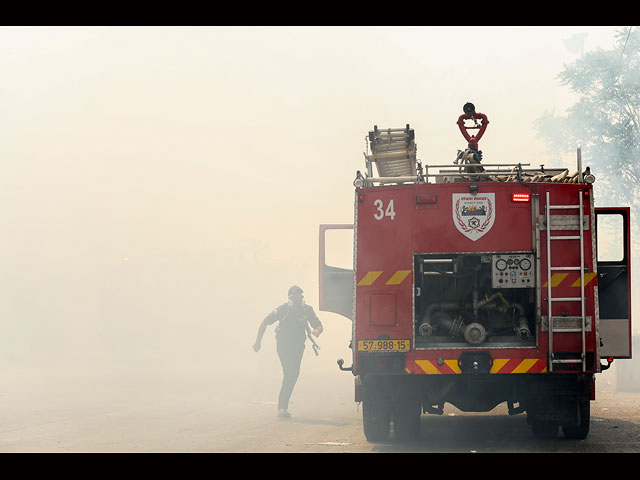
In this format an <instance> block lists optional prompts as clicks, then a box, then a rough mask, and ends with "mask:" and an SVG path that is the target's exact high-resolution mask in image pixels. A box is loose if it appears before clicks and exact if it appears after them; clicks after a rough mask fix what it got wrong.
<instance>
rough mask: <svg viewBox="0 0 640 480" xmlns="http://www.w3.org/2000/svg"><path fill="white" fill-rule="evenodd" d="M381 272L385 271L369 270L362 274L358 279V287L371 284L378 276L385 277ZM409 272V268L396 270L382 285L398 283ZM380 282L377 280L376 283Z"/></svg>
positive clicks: (380, 282)
mask: <svg viewBox="0 0 640 480" xmlns="http://www.w3.org/2000/svg"><path fill="white" fill-rule="evenodd" d="M383 273H385V272H384V271H383V270H371V271H370V272H367V273H365V274H364V276H363V277H362V278H361V279H360V280H359V281H358V284H357V285H358V286H359V287H361V286H369V285H373V284H374V282H376V280H378V278H379V277H381V276H382V278H383V279H384V278H387V276H386V275H383ZM410 273H411V270H396V271H394V272H393V274H392V275H391V276H390V277H389V278H388V279H387V281H386V282H384V285H400V284H401V283H402V282H403V281H404V279H405V278H407V277H408V276H409V274H410ZM380 284H382V280H380V281H379V282H378V285H380Z"/></svg>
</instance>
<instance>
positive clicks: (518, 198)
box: [511, 193, 531, 203]
mask: <svg viewBox="0 0 640 480" xmlns="http://www.w3.org/2000/svg"><path fill="white" fill-rule="evenodd" d="M530 200H531V194H530V193H512V194H511V201H512V202H520V203H522V202H529V201H530Z"/></svg>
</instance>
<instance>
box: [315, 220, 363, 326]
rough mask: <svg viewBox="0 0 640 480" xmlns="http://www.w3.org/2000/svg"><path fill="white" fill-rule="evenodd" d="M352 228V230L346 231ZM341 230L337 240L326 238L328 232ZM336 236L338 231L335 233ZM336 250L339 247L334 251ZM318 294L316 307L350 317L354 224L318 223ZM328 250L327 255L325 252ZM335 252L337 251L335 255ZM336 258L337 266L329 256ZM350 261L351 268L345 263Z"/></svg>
mask: <svg viewBox="0 0 640 480" xmlns="http://www.w3.org/2000/svg"><path fill="white" fill-rule="evenodd" d="M345 230H351V232H350V233H349V232H345ZM336 231H342V232H343V233H342V234H341V235H339V236H340V237H341V238H340V239H339V240H340V241H335V242H332V241H328V238H327V234H329V235H330V236H333V233H336ZM336 236H338V235H336ZM330 240H333V239H330ZM336 250H339V251H338V252H336ZM319 253H320V256H319V257H320V258H319V274H320V281H319V286H320V295H319V304H318V309H319V310H321V311H325V312H333V313H337V314H340V315H342V316H344V317H347V318H348V319H350V320H353V302H354V288H355V287H354V280H355V278H354V270H353V225H348V224H337V225H320V252H319ZM328 253H329V255H328ZM336 253H337V255H336ZM334 258H339V259H340V260H341V262H340V266H336V265H335V264H333V265H332V264H330V263H333V262H332V259H334ZM347 263H349V264H350V265H351V268H348V266H347V265H346V264H347Z"/></svg>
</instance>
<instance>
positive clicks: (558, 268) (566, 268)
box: [551, 267, 581, 270]
mask: <svg viewBox="0 0 640 480" xmlns="http://www.w3.org/2000/svg"><path fill="white" fill-rule="evenodd" d="M580 268H581V267H551V270H580Z"/></svg>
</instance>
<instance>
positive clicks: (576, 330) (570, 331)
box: [553, 328, 582, 335]
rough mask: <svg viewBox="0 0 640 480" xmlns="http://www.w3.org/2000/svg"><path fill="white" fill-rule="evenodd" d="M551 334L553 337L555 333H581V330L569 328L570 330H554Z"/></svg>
mask: <svg viewBox="0 0 640 480" xmlns="http://www.w3.org/2000/svg"><path fill="white" fill-rule="evenodd" d="M553 333H554V335H555V334H556V333H582V329H581V328H571V329H569V328H563V329H560V330H555V329H554V330H553Z"/></svg>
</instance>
